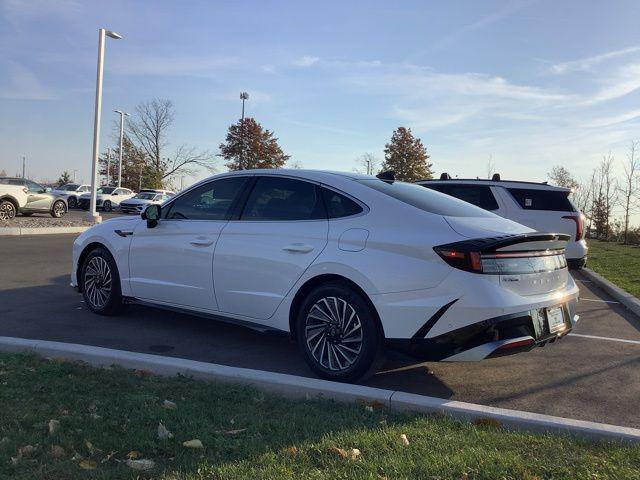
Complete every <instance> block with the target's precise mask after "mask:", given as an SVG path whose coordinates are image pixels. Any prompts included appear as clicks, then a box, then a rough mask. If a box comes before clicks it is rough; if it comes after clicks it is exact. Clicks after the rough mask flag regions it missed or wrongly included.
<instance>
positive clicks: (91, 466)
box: [78, 459, 98, 470]
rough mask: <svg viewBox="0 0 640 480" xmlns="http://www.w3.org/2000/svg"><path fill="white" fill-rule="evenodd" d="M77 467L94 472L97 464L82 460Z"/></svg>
mask: <svg viewBox="0 0 640 480" xmlns="http://www.w3.org/2000/svg"><path fill="white" fill-rule="evenodd" d="M78 465H79V466H80V468H82V469H83V470H95V469H96V468H98V464H97V463H96V462H95V460H89V459H87V460H82V461H81V462H80V463H79V464H78Z"/></svg>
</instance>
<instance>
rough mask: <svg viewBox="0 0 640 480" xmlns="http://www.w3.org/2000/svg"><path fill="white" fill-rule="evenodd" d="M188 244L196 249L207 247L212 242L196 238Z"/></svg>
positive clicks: (208, 239)
mask: <svg viewBox="0 0 640 480" xmlns="http://www.w3.org/2000/svg"><path fill="white" fill-rule="evenodd" d="M189 243H190V244H191V245H194V246H196V247H208V246H209V245H211V244H212V243H213V240H212V239H211V238H196V239H195V240H191V241H190V242H189Z"/></svg>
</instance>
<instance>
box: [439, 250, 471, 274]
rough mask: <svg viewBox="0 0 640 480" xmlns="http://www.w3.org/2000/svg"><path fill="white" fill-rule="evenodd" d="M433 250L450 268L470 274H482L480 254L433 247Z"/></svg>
mask: <svg viewBox="0 0 640 480" xmlns="http://www.w3.org/2000/svg"><path fill="white" fill-rule="evenodd" d="M434 250H435V251H436V253H437V254H438V255H440V257H442V259H443V260H444V261H445V262H447V263H448V264H449V265H451V266H452V267H455V268H460V269H462V270H468V271H472V272H482V261H481V260H480V252H462V251H460V250H453V249H448V248H440V247H435V248H434Z"/></svg>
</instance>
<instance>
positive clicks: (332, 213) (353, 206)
mask: <svg viewBox="0 0 640 480" xmlns="http://www.w3.org/2000/svg"><path fill="white" fill-rule="evenodd" d="M322 195H323V197H324V204H325V206H326V208H327V214H328V216H329V218H342V217H350V216H351V215H358V214H359V213H362V207H361V206H360V205H358V204H357V203H356V202H354V201H353V200H351V199H350V198H349V197H346V196H345V195H341V194H340V193H338V192H334V191H333V190H329V189H328V188H323V189H322Z"/></svg>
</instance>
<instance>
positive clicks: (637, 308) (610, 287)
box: [580, 268, 640, 317]
mask: <svg viewBox="0 0 640 480" xmlns="http://www.w3.org/2000/svg"><path fill="white" fill-rule="evenodd" d="M580 272H581V273H582V274H583V275H584V276H585V277H587V278H588V279H589V280H591V281H592V282H593V283H595V284H596V285H597V286H598V287H600V288H601V289H602V290H604V291H605V292H607V293H608V294H609V295H611V297H613V298H614V299H615V300H616V301H618V302H620V303H621V304H622V305H624V306H625V307H627V309H629V310H631V311H632V312H633V313H635V314H636V315H637V316H638V317H640V300H638V299H637V298H636V297H634V296H633V295H631V294H630V293H628V292H625V291H624V290H623V289H621V288H620V287H618V286H616V285H614V284H613V283H611V282H610V281H609V280H607V279H606V278H604V277H603V276H602V275H600V274H598V273H596V272H594V271H593V270H590V269H588V268H583V269H582V270H580Z"/></svg>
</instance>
